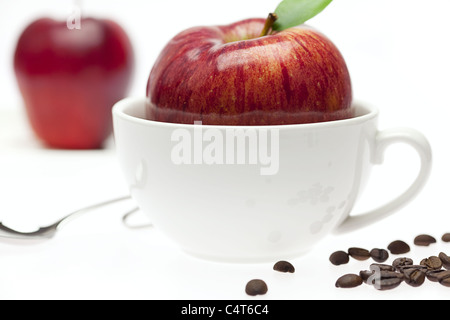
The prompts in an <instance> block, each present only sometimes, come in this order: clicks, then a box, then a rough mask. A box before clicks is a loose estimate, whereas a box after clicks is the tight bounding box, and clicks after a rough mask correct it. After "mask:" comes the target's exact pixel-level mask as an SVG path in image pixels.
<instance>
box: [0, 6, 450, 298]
mask: <svg viewBox="0 0 450 320" xmlns="http://www.w3.org/2000/svg"><path fill="white" fill-rule="evenodd" d="M277 3H278V1H272V0H264V1H261V0H252V1H250V0H249V1H238V0H230V1H208V0H196V1H151V2H150V1H149V2H144V1H141V0H129V1H101V0H96V1H89V2H88V1H85V6H86V9H85V10H86V11H90V12H92V13H98V12H102V15H109V14H110V15H113V16H115V17H120V18H119V19H118V20H119V21H122V22H123V24H124V25H125V26H126V28H127V29H128V30H129V33H130V34H132V38H133V41H134V44H135V48H136V51H137V56H138V66H139V70H138V72H137V74H136V81H135V86H134V88H133V90H132V93H131V94H133V95H142V94H143V93H142V92H144V91H145V85H146V77H147V75H148V73H149V72H150V68H151V65H152V64H153V62H154V59H156V56H157V55H158V53H159V50H160V49H161V48H162V47H163V46H164V45H165V43H166V42H167V41H168V40H169V39H170V37H172V36H173V35H174V34H175V33H177V32H179V31H181V30H182V29H184V28H186V27H189V26H192V25H196V24H212V23H229V22H233V21H236V20H239V19H241V18H246V17H252V16H265V15H266V12H267V11H269V10H273V9H272V8H274V7H275V6H276V5H277ZM69 4H70V1H65V2H63V1H59V0H58V1H56V0H54V1H50V0H42V1H39V2H34V1H27V0H17V1H7V0H0V39H1V40H2V47H1V50H0V92H1V94H2V103H0V110H1V113H0V194H1V195H2V196H1V202H0V220H3V221H4V222H6V223H8V224H9V225H11V226H14V227H17V228H21V229H25V230H27V229H28V230H29V229H32V228H34V227H35V226H38V225H45V224H47V223H51V222H53V221H54V220H56V219H58V218H60V217H61V216H63V215H65V214H67V213H69V212H71V211H73V210H75V209H78V208H81V207H83V206H85V205H89V204H92V203H96V202H99V201H103V200H107V199H110V198H113V197H115V196H121V195H123V194H126V193H127V189H126V186H125V183H124V181H123V178H122V175H121V173H120V170H119V169H118V164H117V161H116V158H115V153H114V148H113V145H112V144H111V147H110V148H109V149H107V150H104V151H87V152H63V151H55V150H46V149H44V148H42V147H41V146H40V145H39V143H38V142H37V141H36V140H35V138H34V137H33V135H32V134H31V133H30V132H29V127H28V124H27V122H26V121H25V120H24V117H23V114H22V110H23V107H22V106H21V101H20V97H19V94H18V92H17V89H16V87H15V83H14V78H13V73H12V69H11V56H12V50H13V48H14V45H15V39H16V38H17V36H18V32H20V30H21V29H22V28H23V27H24V26H25V24H26V23H27V22H28V19H29V18H30V17H32V16H35V15H36V14H38V13H42V12H47V11H53V12H59V13H60V14H62V15H66V16H67V15H68V14H69V13H70V11H71V9H69V8H68V6H69ZM428 6H429V7H424V2H423V1H417V0H398V1H397V0H396V1H395V2H393V1H388V0H365V1H361V0H346V1H335V2H334V3H333V4H332V5H331V6H330V7H329V8H328V9H327V10H326V11H325V12H324V13H322V14H321V15H320V16H318V17H317V18H315V19H313V20H311V22H310V25H313V26H315V27H317V28H318V29H320V30H321V31H323V32H324V33H325V34H327V35H328V36H329V37H330V38H331V39H332V40H333V41H334V42H335V43H336V45H337V46H338V47H339V48H340V49H341V51H342V53H343V55H344V57H345V58H346V60H347V63H348V65H349V69H350V72H351V75H352V79H353V84H354V90H355V97H356V98H358V99H362V100H365V101H369V102H370V103H372V104H374V105H375V106H377V107H379V108H380V110H381V116H380V128H381V129H383V128H389V127H392V126H409V127H413V128H415V129H418V130H420V131H422V132H423V133H424V134H425V135H426V136H427V137H428V139H429V140H430V142H431V144H432V147H433V153H434V166H433V171H432V175H431V179H430V181H429V183H428V185H427V186H426V187H425V189H424V190H423V192H422V193H421V194H420V196H419V197H418V198H417V199H416V200H415V201H414V202H413V203H411V204H410V205H409V206H407V207H406V208H404V209H403V210H401V211H400V212H399V213H397V214H396V215H395V216H393V217H390V218H388V219H387V220H385V221H383V222H380V223H377V224H376V225H374V226H372V227H369V228H366V229H363V230H361V231H357V232H354V233H351V234H348V235H343V236H339V237H334V236H330V237H328V238H326V239H325V240H324V241H323V242H322V243H320V244H319V245H318V246H317V247H316V248H315V249H314V250H313V251H311V252H310V253H309V254H307V255H305V256H304V257H301V258H298V259H295V260H291V262H292V263H293V264H294V265H295V267H296V268H297V272H296V273H295V274H294V275H285V274H277V273H275V272H274V271H272V270H271V269H272V265H271V264H248V265H234V264H219V263H211V262H205V261H203V260H198V259H195V258H191V257H189V256H186V255H185V254H184V253H182V252H180V251H179V250H178V249H177V247H175V246H174V245H173V244H172V243H171V242H169V241H168V240H167V239H166V238H165V237H164V236H163V235H162V234H161V233H160V232H159V231H158V230H151V229H143V230H128V229H126V228H125V227H123V226H122V225H121V222H120V218H121V215H122V213H123V212H124V211H126V210H128V209H129V207H130V206H131V207H133V205H132V204H126V203H124V204H121V205H117V206H114V207H111V208H109V209H105V210H101V211H99V212H97V213H93V214H92V215H89V216H86V217H83V218H80V219H79V220H76V221H74V222H73V223H72V224H70V225H68V226H67V227H66V228H65V229H63V230H62V231H61V233H60V234H59V235H58V236H57V237H56V238H55V239H54V240H52V241H50V242H46V243H41V244H34V245H19V246H17V245H12V244H9V243H3V242H1V243H0V253H1V257H2V258H1V261H2V263H1V265H2V267H1V272H0V283H1V286H0V298H2V299H15V298H18V299H29V298H32V299H34V298H40V299H61V298H62V299H66V298H75V299H84V298H87V299H96V298H98V299H103V298H106V299H108V298H121V299H133V298H139V299H191V298H192V299H221V298H224V299H241V298H242V299H246V298H248V297H247V296H246V295H245V293H244V287H245V284H246V282H247V281H248V280H250V279H253V278H262V279H264V280H266V282H267V283H268V286H269V292H268V294H267V295H266V296H264V297H262V298H264V299H314V298H324V299H349V298H356V299H369V298H370V299H405V298H406V299H439V298H444V299H448V298H450V291H449V289H448V288H445V287H442V286H440V285H438V284H436V283H426V285H424V286H423V287H421V288H411V287H409V286H407V285H405V284H402V286H401V287H400V288H398V289H396V290H393V291H390V292H378V291H376V290H374V289H373V288H370V287H367V286H362V287H360V288H357V289H351V290H342V289H336V288H334V283H335V281H336V279H337V278H338V277H339V276H340V275H342V274H344V273H347V272H356V273H357V272H359V270H361V269H365V268H367V266H368V265H369V263H370V262H369V261H366V262H357V261H354V260H352V261H351V263H350V264H348V265H346V266H341V267H334V266H332V265H330V264H329V262H328V257H329V255H330V254H331V253H332V252H333V251H335V250H340V249H343V250H346V249H347V248H348V247H351V246H361V247H366V248H368V249H371V248H372V247H384V248H385V247H386V246H387V245H388V243H389V242H390V241H392V240H396V239H403V240H405V241H408V242H409V243H410V244H412V240H413V238H414V236H416V235H417V234H420V233H429V234H432V235H434V236H436V237H437V238H440V236H441V235H442V234H443V233H444V232H450V223H449V222H450V216H449V213H448V191H447V190H448V178H449V177H450V168H449V165H448V164H449V163H450V151H449V150H448V137H449V135H450V132H449V126H448V121H449V120H448V119H449V118H450V101H449V99H448V88H449V86H450V81H449V79H448V74H450V62H449V61H450V60H449V59H448V57H449V56H450V43H449V42H448V34H447V33H448V30H449V29H450V21H449V20H448V19H447V13H448V12H449V9H450V2H449V1H447V0H433V2H432V5H431V4H429V5H428ZM174 8H176V9H174ZM237 8H238V9H239V10H237ZM205 12H207V13H208V14H205ZM187 13H189V14H187ZM66 16H65V17H66ZM21 17H23V19H22V18H21ZM149 17H154V20H151V19H149ZM155 30H156V31H155ZM417 168H418V159H417V157H416V155H415V154H414V152H413V151H412V150H410V149H409V148H407V147H403V146H393V147H392V148H390V149H389V150H388V151H387V154H386V165H384V166H383V168H382V169H381V168H380V169H378V168H376V169H375V170H374V171H373V176H374V178H373V179H372V180H371V184H370V185H369V187H368V189H367V190H366V192H365V195H364V196H363V198H362V199H361V201H360V203H361V204H360V209H361V210H363V209H365V208H372V207H374V206H377V205H379V204H381V203H382V202H384V201H385V200H388V199H389V198H390V197H391V196H393V195H396V194H397V193H398V191H400V190H403V189H404V188H405V186H407V185H408V184H409V183H410V182H411V181H409V179H411V177H412V176H413V175H411V171H414V170H417ZM386 181H387V182H386ZM440 251H445V252H447V253H450V245H449V244H443V243H442V242H439V244H437V245H433V246H431V247H430V248H416V247H414V246H413V252H412V253H411V254H410V255H409V256H411V257H412V258H414V259H415V260H420V259H422V258H423V257H425V256H430V255H435V254H438V253H439V252H440ZM391 260H392V258H391V259H390V260H389V262H390V261H391ZM418 262H419V261H418Z"/></svg>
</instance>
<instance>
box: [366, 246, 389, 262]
mask: <svg viewBox="0 0 450 320" xmlns="http://www.w3.org/2000/svg"><path fill="white" fill-rule="evenodd" d="M370 257H371V258H372V259H373V260H375V261H376V262H385V261H386V260H387V259H389V252H387V251H386V250H384V249H372V250H371V251H370Z"/></svg>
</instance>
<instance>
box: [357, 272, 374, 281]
mask: <svg viewBox="0 0 450 320" xmlns="http://www.w3.org/2000/svg"><path fill="white" fill-rule="evenodd" d="M374 273H375V271H369V270H361V271H360V272H359V276H360V277H361V279H362V280H363V282H364V283H367V281H368V280H369V279H370V277H371V276H372V275H373V274H374Z"/></svg>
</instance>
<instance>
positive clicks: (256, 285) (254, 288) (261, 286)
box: [245, 279, 268, 296]
mask: <svg viewBox="0 0 450 320" xmlns="http://www.w3.org/2000/svg"><path fill="white" fill-rule="evenodd" d="M267 291H268V288H267V284H266V283H265V282H264V281H263V280H260V279H254V280H250V281H249V282H248V283H247V286H246V287H245V292H246V293H247V294H248V295H249V296H257V295H263V294H266V293H267Z"/></svg>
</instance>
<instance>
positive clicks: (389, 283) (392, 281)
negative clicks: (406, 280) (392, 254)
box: [374, 277, 403, 291]
mask: <svg viewBox="0 0 450 320" xmlns="http://www.w3.org/2000/svg"><path fill="white" fill-rule="evenodd" d="M402 282H403V279H401V278H397V277H394V278H386V279H381V280H380V281H378V282H376V283H375V284H374V286H375V288H376V289H377V290H380V291H386V290H392V289H395V288H397V287H398V286H399V285H400V284H401V283H402Z"/></svg>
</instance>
